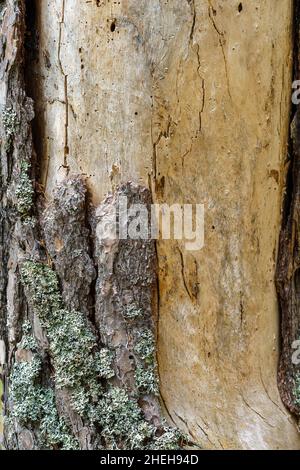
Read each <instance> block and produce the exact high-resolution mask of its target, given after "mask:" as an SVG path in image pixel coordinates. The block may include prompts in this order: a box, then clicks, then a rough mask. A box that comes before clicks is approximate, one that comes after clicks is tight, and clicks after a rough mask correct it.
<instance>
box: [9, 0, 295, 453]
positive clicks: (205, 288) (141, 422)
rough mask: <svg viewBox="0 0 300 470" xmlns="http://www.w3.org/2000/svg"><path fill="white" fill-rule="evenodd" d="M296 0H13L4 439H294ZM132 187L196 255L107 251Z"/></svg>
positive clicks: (144, 245)
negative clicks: (201, 237)
mask: <svg viewBox="0 0 300 470" xmlns="http://www.w3.org/2000/svg"><path fill="white" fill-rule="evenodd" d="M292 3H293V2H292V1H291V0H281V1H274V0H259V1H258V0H253V1H251V2H250V1H247V0H245V1H244V2H237V1H235V0H228V1H226V2H223V1H221V0H205V1H204V0H174V1H172V2H170V1H162V0H121V1H120V2H112V1H109V0H100V1H91V2H82V1H81V0H53V2H39V1H34V0H27V1H25V0H5V1H2V2H0V12H1V13H0V14H1V29H2V36H1V57H0V59H1V74H2V76H1V93H0V105H1V109H2V124H1V138H2V140H1V243H0V256H1V276H0V282H1V285H0V292H1V294H0V295H1V297H0V301H1V306H0V308H1V319H0V320H1V321H0V360H1V363H2V364H3V381H4V407H5V409H4V412H5V415H6V420H5V433H4V444H5V446H6V447H7V448H10V449H32V448H33V449H38V448H50V449H61V448H80V449H98V448H121V449H122V448H163V449H166V448H176V447H178V446H181V445H183V444H184V443H185V442H187V441H188V440H189V439H190V440H191V441H193V442H194V443H197V445H199V446H201V447H203V448H218V449H219V448H225V449H228V448H243V449H277V448H281V449H296V448H299V444H300V437H299V434H298V430H297V426H296V420H295V418H294V416H293V415H292V414H291V413H290V411H292V413H294V414H295V413H296V414H297V413H298V408H297V404H296V397H295V396H294V388H295V381H296V379H297V369H292V371H291V370H290V363H289V357H290V355H291V353H292V348H291V344H290V343H291V340H294V339H297V335H298V334H299V328H298V321H299V319H298V317H299V305H298V304H297V300H295V299H297V298H298V296H297V293H298V290H299V289H298V288H299V286H298V277H297V273H298V271H297V269H298V265H297V262H298V261H297V260H298V257H297V256H298V254H297V253H298V251H297V250H298V245H297V243H298V242H297V241H295V240H294V239H293V240H294V241H293V243H294V244H293V246H289V247H288V248H287V247H286V246H287V245H289V241H290V240H291V233H294V232H297V227H298V225H299V221H298V219H297V214H298V206H299V194H298V190H297V184H296V182H297V181H298V179H299V175H298V170H297V165H298V164H297V160H298V156H297V150H296V149H297V147H298V144H297V142H298V141H297V136H296V137H295V139H296V140H295V141H294V147H293V157H292V158H293V162H294V168H295V169H294V175H295V179H294V181H295V184H294V186H292V187H291V186H288V187H286V178H287V157H288V151H287V146H288V142H289V125H290V95H291V78H292V68H293V67H292V55H293V54H292V51H293V49H294V46H295V44H293V34H292V29H293V28H292V27H293V22H294V19H295V12H294V10H293V5H292ZM297 40H298V39H295V42H297ZM296 78H297V77H296ZM297 175H298V176H297ZM285 189H286V192H287V193H288V196H289V198H287V200H286V202H285V206H286V207H290V206H291V207H290V209H289V210H287V209H286V211H287V212H286V211H285V212H284V214H283V219H284V220H283V224H284V226H283V231H282V236H281V242H280V256H279V261H278V268H277V287H278V291H279V298H280V305H281V310H282V325H281V326H282V331H283V336H284V337H283V344H282V346H283V348H282V356H281V357H282V359H281V366H280V367H281V368H280V371H279V377H280V380H279V385H280V387H279V388H280V392H281V396H282V398H283V401H284V403H285V405H287V407H288V408H289V410H288V409H286V408H285V406H284V405H283V403H282V401H281V398H280V395H279V390H278V386H277V367H278V360H279V356H280V349H281V335H280V315H279V308H278V302H277V297H276V289H275V272H276V263H277V259H276V253H277V247H278V241H279V234H280V229H281V218H282V215H281V207H282V202H283V199H284V193H285ZM123 195H126V196H127V197H128V200H129V204H134V203H143V204H145V205H146V206H147V207H149V205H150V204H151V203H152V202H157V203H167V204H170V205H171V204H174V203H179V204H185V203H194V204H196V203H199V204H200V203H203V204H204V205H205V246H204V248H203V249H202V250H199V251H195V252H192V251H188V250H187V249H186V246H185V243H184V242H183V241H179V240H173V241H170V240H165V241H158V242H157V243H155V242H154V241H153V240H149V241H147V242H141V241H138V240H136V241H134V240H126V241H124V240H119V241H116V240H114V241H113V242H110V243H103V242H102V241H101V240H100V239H99V237H98V235H97V234H98V231H99V229H101V228H102V227H104V225H105V224H106V222H107V217H109V215H110V214H111V213H112V211H113V210H114V208H115V207H116V206H117V205H118V201H119V199H120V197H121V196H123ZM291 201H292V202H291ZM293 213H294V216H292V215H290V219H289V220H290V222H287V225H286V221H287V220H288V214H293ZM292 221H293V222H292ZM291 224H294V225H293V227H294V229H292V226H291ZM285 227H287V228H285ZM293 230H294V232H293ZM290 263H292V264H293V279H292V281H291V279H290V277H289V273H290V271H289V270H288V269H287V266H290ZM290 282H291V283H292V290H293V295H294V303H293V304H292V307H291V306H290V305H287V302H289V300H290V297H289V296H287V298H286V297H285V295H286V291H285V286H286V285H287V284H288V285H290ZM291 310H292V312H291ZM291 315H293V316H292V317H291ZM291 318H292V320H291ZM290 321H292V323H293V329H292V330H291V329H290V328H289V326H286V325H287V324H288V323H289V322H290ZM287 332H288V333H287ZM285 338H287V339H285ZM156 357H157V360H158V367H157V363H156ZM158 375H159V383H158ZM158 388H159V396H158ZM286 396H288V398H287V399H286V398H285V397H286ZM163 416H165V417H166V419H167V420H168V423H169V424H168V425H167V424H166V422H165V421H164V418H163ZM170 426H171V427H170ZM178 429H180V430H181V432H182V433H183V434H184V437H183V436H182V435H181V433H180V432H179V431H178Z"/></svg>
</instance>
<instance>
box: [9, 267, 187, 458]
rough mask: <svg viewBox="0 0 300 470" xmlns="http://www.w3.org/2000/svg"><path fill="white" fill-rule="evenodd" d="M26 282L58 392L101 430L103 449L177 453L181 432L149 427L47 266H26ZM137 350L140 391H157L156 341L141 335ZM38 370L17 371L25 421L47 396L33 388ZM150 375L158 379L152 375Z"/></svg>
mask: <svg viewBox="0 0 300 470" xmlns="http://www.w3.org/2000/svg"><path fill="white" fill-rule="evenodd" d="M21 278H22V282H23V285H24V287H25V291H26V295H27V299H28V301H29V304H30V305H31V307H32V309H33V312H34V313H35V314H36V315H37V316H38V318H39V320H40V322H41V325H42V327H43V328H44V329H45V331H46V333H47V337H48V340H49V345H50V354H51V358H52V362H53V366H54V383H55V386H56V387H57V388H61V389H67V390H69V391H70V392H71V397H72V399H71V407H72V408H73V410H74V411H76V412H77V413H78V414H79V415H81V416H82V417H83V419H85V420H87V421H88V422H89V423H90V425H91V426H94V427H96V429H99V433H100V435H101V438H102V442H104V443H105V444H104V446H103V447H104V448H106V449H150V448H151V449H154V448H158V449H160V448H169V449H176V448H178V447H179V441H180V439H181V435H180V433H179V432H178V431H177V430H175V429H172V428H169V427H168V426H167V425H166V424H165V423H164V422H162V424H161V426H160V427H159V428H158V427H156V426H154V425H153V424H150V423H149V422H147V421H146V420H145V417H144V415H143V412H142V409H141V408H140V407H139V405H138V399H139V395H138V394H137V395H136V396H134V395H130V394H129V393H128V392H127V391H126V390H125V389H122V388H120V387H118V386H116V385H114V383H113V381H112V380H111V379H112V378H113V377H114V370H113V369H112V367H111V363H112V361H113V356H114V351H113V350H109V349H108V348H102V349H100V350H98V351H97V341H96V337H95V334H94V332H93V329H92V327H91V325H90V324H89V323H88V321H87V320H86V318H85V316H84V315H83V314H82V313H80V312H76V311H68V310H65V309H64V305H63V301H62V297H61V294H60V291H59V283H58V278H57V275H56V273H55V272H54V271H53V270H52V269H50V268H49V267H48V266H46V265H44V264H41V263H36V262H33V261H26V262H24V263H23V265H22V267H21ZM26 341H28V340H26ZM31 346H33V345H31ZM136 347H137V354H139V355H140V357H141V360H143V361H145V363H146V369H145V370H146V372H145V371H143V379H142V380H141V379H137V380H141V384H140V385H141V387H143V388H145V390H147V391H149V392H150V391H151V390H152V391H154V385H153V384H155V387H156V383H157V382H156V380H157V379H156V378H155V373H154V368H152V367H154V366H152V365H153V361H154V357H153V355H154V350H155V348H154V339H153V336H152V335H151V334H149V332H147V331H144V332H142V333H141V337H140V341H139V342H138V343H137V346H136ZM39 367H40V362H39V361H38V359H35V361H34V362H32V363H31V364H28V365H26V366H24V364H22V365H21V366H20V365H17V366H16V372H17V376H16V377H15V375H14V374H15V372H14V374H13V383H14V385H13V389H12V390H13V391H14V400H15V402H16V409H17V410H19V409H21V410H23V411H22V412H21V411H19V412H18V413H17V417H18V418H19V419H20V420H22V419H24V416H23V415H24V413H25V416H26V419H27V418H28V414H29V416H30V406H31V404H32V398H33V395H34V393H38V396H40V395H41V393H42V392H41V390H40V389H39V388H38V392H36V389H34V387H33V383H34V381H35V379H36V378H37V375H38V373H39V370H40V369H39ZM148 367H149V369H148ZM25 371H26V374H27V379H26V380H25V382H24V385H25V386H26V387H27V388H28V390H24V388H22V387H21V382H22V380H19V379H18V377H20V376H21V377H23V373H25ZM148 371H149V374H153V377H152V376H150V375H149V376H148V375H147V374H148ZM145 374H146V375H145ZM144 375H145V376H144ZM108 379H109V383H107V380H108ZM24 385H23V386H24ZM20 387H21V388H20ZM24 391H25V392H26V393H27V396H28V397H29V404H28V406H27V405H26V409H25V411H24V408H23V406H24V404H22V402H23V398H24ZM155 391H156V388H155ZM48 393H49V392H48ZM41 401H42V400H41ZM50 401H51V400H50ZM51 403H53V401H51ZM39 408H40V407H39V406H38V407H37V413H40V414H42V413H43V412H44V408H43V407H42V411H41V410H40V409H39ZM50 411H51V408H50V409H49V412H50ZM52 412H53V411H51V413H52ZM33 413H35V411H34V412H33ZM53 413H54V412H53ZM55 416H56V415H55ZM31 419H32V417H31ZM33 419H37V415H34V416H33ZM64 446H65V444H64ZM162 446H166V447H162ZM100 447H101V445H100Z"/></svg>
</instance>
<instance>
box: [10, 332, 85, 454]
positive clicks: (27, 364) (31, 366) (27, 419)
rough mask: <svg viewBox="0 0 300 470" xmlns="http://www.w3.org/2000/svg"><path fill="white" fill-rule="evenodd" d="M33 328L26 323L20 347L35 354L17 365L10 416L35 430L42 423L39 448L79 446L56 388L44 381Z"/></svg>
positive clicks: (11, 384)
mask: <svg viewBox="0 0 300 470" xmlns="http://www.w3.org/2000/svg"><path fill="white" fill-rule="evenodd" d="M29 329H30V327H29V324H28V323H26V324H25V325H24V327H23V338H22V341H21V343H19V345H18V349H19V350H20V349H26V350H30V351H33V354H32V357H31V359H30V360H28V361H23V362H16V363H15V364H14V366H13V369H12V374H11V377H10V387H9V391H10V398H11V401H12V404H13V406H12V412H11V414H10V418H14V419H16V420H17V421H18V422H19V423H20V424H21V425H23V426H26V427H29V428H32V429H35V425H38V431H37V435H38V440H39V447H43V448H62V449H77V448H78V443H77V442H76V440H75V439H74V437H73V436H72V434H71V432H70V430H69V429H68V426H67V425H66V423H65V422H64V420H63V419H62V418H61V417H59V415H58V413H57V409H56V403H55V395H54V392H53V390H52V389H51V388H50V387H44V386H42V385H41V384H40V382H41V373H42V360H41V358H40V357H39V355H38V354H37V353H36V352H34V351H36V349H37V345H36V341H35V339H34V337H33V336H32V335H31V334H30V332H29Z"/></svg>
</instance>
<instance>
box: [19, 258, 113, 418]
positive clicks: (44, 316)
mask: <svg viewBox="0 0 300 470" xmlns="http://www.w3.org/2000/svg"><path fill="white" fill-rule="evenodd" d="M21 276H22V281H23V284H24V285H25V287H26V289H27V290H28V291H29V293H30V295H29V298H30V302H31V304H32V307H33V309H34V311H35V313H36V314H37V315H38V317H39V319H40V322H41V325H42V326H43V327H44V328H45V330H46V333H47V337H48V339H49V343H50V350H51V355H52V358H53V365H54V368H55V385H56V387H58V388H68V389H69V390H70V391H71V396H72V402H71V405H72V407H73V409H74V410H75V411H77V412H78V413H79V414H80V415H82V416H84V415H86V414H87V411H88V407H89V403H91V402H94V400H95V399H96V397H97V395H98V394H99V391H100V384H99V382H98V377H99V375H100V371H99V368H100V369H101V364H100V365H99V355H95V354H94V349H95V347H96V338H95V335H94V333H93V332H92V330H91V328H90V327H89V325H88V323H87V319H86V317H85V316H84V315H83V314H82V313H80V312H76V311H74V310H72V311H69V310H65V309H63V301H62V297H61V294H60V292H59V288H58V279H57V276H56V274H55V272H54V271H52V270H51V269H50V268H49V267H48V266H45V265H43V264H40V263H34V262H31V261H27V262H25V263H24V264H23V265H22V268H21ZM104 354H106V352H105V353H104Z"/></svg>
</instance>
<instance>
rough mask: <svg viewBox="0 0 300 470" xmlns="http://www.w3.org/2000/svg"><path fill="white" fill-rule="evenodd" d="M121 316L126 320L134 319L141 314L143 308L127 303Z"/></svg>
mask: <svg viewBox="0 0 300 470" xmlns="http://www.w3.org/2000/svg"><path fill="white" fill-rule="evenodd" d="M123 316H124V318H125V319H126V320H134V319H135V318H140V317H142V316H143V310H142V309H141V308H137V307H136V306H135V305H129V306H127V308H125V309H124V310H123Z"/></svg>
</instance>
